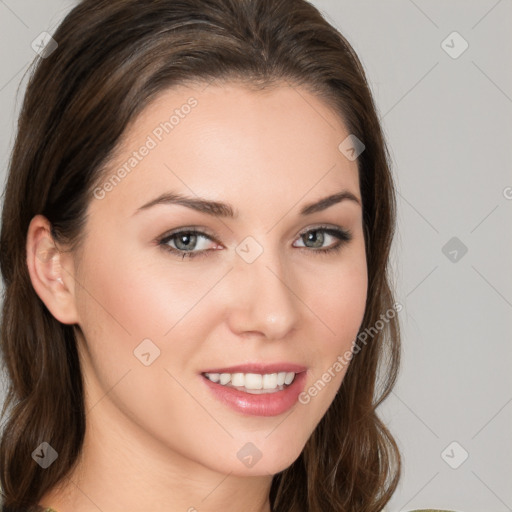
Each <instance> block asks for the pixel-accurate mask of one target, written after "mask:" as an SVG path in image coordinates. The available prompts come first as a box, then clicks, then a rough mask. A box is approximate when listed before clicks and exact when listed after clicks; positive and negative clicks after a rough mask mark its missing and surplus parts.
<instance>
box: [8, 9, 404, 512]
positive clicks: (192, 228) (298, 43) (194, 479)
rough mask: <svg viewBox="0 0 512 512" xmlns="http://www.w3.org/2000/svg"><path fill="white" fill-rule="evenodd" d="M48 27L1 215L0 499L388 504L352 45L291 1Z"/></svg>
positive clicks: (377, 208) (387, 441)
mask: <svg viewBox="0 0 512 512" xmlns="http://www.w3.org/2000/svg"><path fill="white" fill-rule="evenodd" d="M53 39H54V40H55V41H56V44H54V45H52V49H51V53H50V46H48V51H47V52H46V54H44V55H43V58H42V59H41V60H39V62H38V64H37V66H36V69H35V72H34V74H33V76H32V78H31V80H30V83H29V85H28V88H27V92H26V97H25V101H24V104H23V109H22V112H21V116H20V122H19V130H18V135H17V139H16V143H15V147H14V150H13V155H12V159H11V162H10V170H9V177H8V183H7V188H6V194H5V201H4V207H3V217H2V231H1V245H2V247H1V249H2V250H1V270H2V275H3V279H4V283H5V299H4V303H3V323H2V331H1V332H2V354H3V358H4V361H5V366H6V371H7V375H8V377H9V384H10V387H9V392H8V396H7V402H6V411H5V412H6V423H5V427H4V431H3V436H2V439H1V444H0V456H1V460H2V467H1V470H0V484H1V487H2V490H3V494H4V499H3V501H4V502H3V509H2V510H3V511H5V512H10V511H15V510H16V511H18V510H44V509H45V507H52V509H49V508H47V510H53V509H55V510H58V511H59V512H68V511H74V512H82V511H86V510H91V509H92V508H94V509H95V510H96V509H100V510H103V511H109V512H116V511H121V510H122V511H128V512H130V511H136V510H137V511H139V510H151V511H154V512H158V511H161V510H162V511H163V510H166V511H174V510H188V511H195V510H210V511H216V510H235V509H236V510H244V511H258V512H261V511H266V512H268V511H270V510H272V511H275V512H276V511H299V510H304V511H306V510H307V511H351V512H354V511H363V510H364V511H375V512H377V511H380V510H382V509H383V507H384V506H385V504H386V503H387V502H388V501H389V500H390V498H391V496H392V494H393V492H394V490H395V489H396V487H397V484H398V479H399V475H400V456H399V453H398V449H397V445H396V443H395V441H394V439H393V437H392V436H391V434H390V433H389V432H388V430H387V429H386V427H385V425H384V424H383V423H382V422H381V421H380V420H379V418H378V416H377V414H376V408H377V406H378V405H379V404H380V403H381V402H382V400H383V399H384V398H385V397H386V396H387V395H388V394H389V393H390V391H391V389H392V387H393V385H394V382H395V379H396V376H397V371H398V365H399V354H400V348H399V327H398V321H397V318H396V313H397V311H399V309H400V305H399V304H395V303H394V301H393V296H392V292H391V290H390V286H389V282H388V270H387V264H388V254H389V249H390V244H391V240H392V234H393V229H394V208H395V206H394V191H393V184H392V178H391V174H390V171H389V168H388V160H387V153H386V149H385V143H384V141H383V136H382V133H381V130H380V127H379V123H378V118H377V115H376V113H375V108H374V105H373V101H372V97H371V94H370V91H369V88H368V85H367V82H366V79H365V75H364V72H363V69H362V66H361V64H360V62H359V60H358V59H357V57H356V55H355V53H354V52H353V50H352V48H351V47H350V45H349V44H348V42H347V41H346V40H345V39H344V38H343V37H342V36H341V35H340V34H339V33H338V32H337V31H336V30H335V29H334V28H333V27H332V26H330V25H329V24H328V23H327V22H326V21H325V20H324V19H323V18H322V16H321V15H320V14H319V12H318V11H317V10H316V9H315V8H314V7H313V6H311V5H310V4H309V3H307V2H305V1H303V0H278V1H276V0H244V1H240V0H182V1H179V2H178V1H171V0H167V1H166V0H160V1H152V2H149V1H146V2H141V1H140V0H84V1H82V2H81V3H80V4H79V5H78V6H77V7H76V8H74V9H73V10H72V11H71V13H70V14H69V15H68V16H67V17H66V19H65V20H64V21H63V23H62V24H61V25H60V27H59V28H58V30H57V31H56V33H55V34H54V35H53ZM56 45H58V47H56Z"/></svg>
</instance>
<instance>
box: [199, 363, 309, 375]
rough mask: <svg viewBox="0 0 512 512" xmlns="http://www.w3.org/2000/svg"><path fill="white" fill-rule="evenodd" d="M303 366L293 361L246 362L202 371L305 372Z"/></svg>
mask: <svg viewBox="0 0 512 512" xmlns="http://www.w3.org/2000/svg"><path fill="white" fill-rule="evenodd" d="M306 370H307V368H306V367H305V366H302V365H299V364H293V363H265V364H264V363H247V364H238V365H236V366H225V367H222V368H211V369H209V370H205V371H203V372H202V373H261V374H266V373H279V372H287V373H288V372H293V373H301V372H305V371H306Z"/></svg>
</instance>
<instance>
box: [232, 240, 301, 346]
mask: <svg viewBox="0 0 512 512" xmlns="http://www.w3.org/2000/svg"><path fill="white" fill-rule="evenodd" d="M236 252H237V255H236V257H235V268H234V271H233V272H232V276H231V283H232V290H233V300H232V302H231V303H230V305H229V308H230V311H229V319H230V323H231V328H232V329H233V330H234V331H235V332H237V333H242V332H244V331H245V332H248V331H253V332H260V333H261V334H264V335H265V336H266V337H268V338H274V339H278V338H282V337H284V336H286V333H287V332H288V331H289V330H290V329H292V328H293V327H295V325H296V323H297V320H298V318H299V311H298V307H299V301H298V300H297V298H296V297H295V295H294V293H293V292H292V290H293V283H292V282H290V280H291V279H292V277H291V272H287V271H286V270H287V269H286V267H285V266H284V265H283V262H282V259H281V257H280V253H279V251H278V249H277V247H274V248H272V247H270V245H268V246H266V247H265V248H264V247H263V246H262V245H261V244H259V243H258V242H256V241H255V240H254V239H251V237H248V238H247V239H246V240H244V241H243V242H242V243H240V244H239V246H238V247H237V250H236Z"/></svg>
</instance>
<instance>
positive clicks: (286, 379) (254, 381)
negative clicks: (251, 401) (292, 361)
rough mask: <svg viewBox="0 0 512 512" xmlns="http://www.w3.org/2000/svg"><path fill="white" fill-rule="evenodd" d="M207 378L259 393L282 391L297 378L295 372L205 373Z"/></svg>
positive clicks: (224, 384)
mask: <svg viewBox="0 0 512 512" xmlns="http://www.w3.org/2000/svg"><path fill="white" fill-rule="evenodd" d="M204 375H205V377H206V378H208V379H209V380H211V381H212V382H215V383H220V384H222V385H223V386H228V387H236V388H244V390H248V391H249V390H251V391H255V392H256V393H258V390H261V391H259V392H260V393H264V392H265V390H268V392H272V391H281V390H282V389H283V386H284V385H287V386H289V385H290V384H291V383H292V382H293V379H294V378H295V373H294V372H279V373H266V374H263V375H262V374H260V373H220V374H219V373H205V374H204Z"/></svg>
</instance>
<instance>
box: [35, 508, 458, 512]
mask: <svg viewBox="0 0 512 512" xmlns="http://www.w3.org/2000/svg"><path fill="white" fill-rule="evenodd" d="M44 512H57V511H56V510H54V509H53V508H45V509H44ZM410 512H453V511H452V510H439V509H433V508H429V509H426V508H422V509H417V510H411V511H410Z"/></svg>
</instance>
